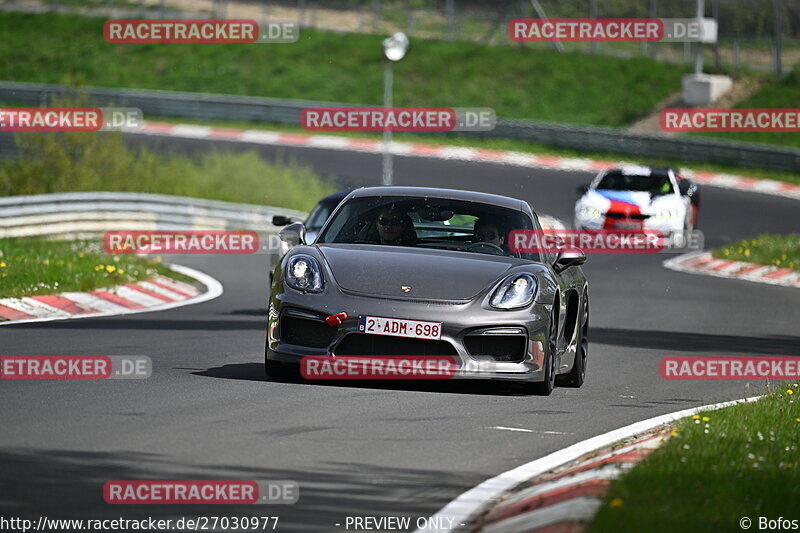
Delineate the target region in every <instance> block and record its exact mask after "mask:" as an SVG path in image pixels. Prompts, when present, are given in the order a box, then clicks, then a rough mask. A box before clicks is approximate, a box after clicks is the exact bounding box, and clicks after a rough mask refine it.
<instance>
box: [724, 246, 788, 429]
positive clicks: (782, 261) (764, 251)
mask: <svg viewBox="0 0 800 533" xmlns="http://www.w3.org/2000/svg"><path fill="white" fill-rule="evenodd" d="M711 254H712V255H713V256H714V257H716V258H717V259H728V260H731V261H746V262H748V263H757V264H760V265H771V266H776V267H780V268H791V269H794V270H800V234H797V233H793V234H791V235H774V234H771V233H765V234H763V235H759V236H758V237H756V238H754V239H745V240H743V241H738V242H734V243H731V244H728V245H727V246H723V247H721V248H717V249H716V250H714V251H713V252H711ZM798 431H800V428H798Z"/></svg>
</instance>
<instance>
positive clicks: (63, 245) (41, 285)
mask: <svg viewBox="0 0 800 533" xmlns="http://www.w3.org/2000/svg"><path fill="white" fill-rule="evenodd" d="M160 263H161V258H160V257H156V258H143V257H138V256H136V255H128V254H119V255H117V254H115V255H110V254H107V253H105V252H104V251H103V247H102V244H101V243H100V241H73V242H69V241H54V240H45V239H39V238H26V239H17V238H14V239H0V298H6V297H21V296H36V295H40V294H41V295H44V294H56V293H61V292H68V291H77V292H86V291H93V290H96V289H102V288H107V287H113V286H114V285H120V284H123V283H132V282H135V281H141V280H145V279H149V278H152V277H153V276H155V275H156V274H161V275H163V276H167V277H170V278H173V279H177V280H181V281H186V282H187V283H192V282H194V280H193V279H192V278H190V277H188V276H184V275H183V274H179V273H177V272H173V271H172V270H170V269H168V268H166V267H164V266H163V265H161V264H160Z"/></svg>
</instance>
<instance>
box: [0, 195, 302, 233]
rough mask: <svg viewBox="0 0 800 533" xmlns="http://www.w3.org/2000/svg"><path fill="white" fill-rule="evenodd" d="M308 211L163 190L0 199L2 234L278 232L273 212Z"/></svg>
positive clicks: (289, 213) (297, 212)
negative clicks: (160, 191) (170, 193)
mask: <svg viewBox="0 0 800 533" xmlns="http://www.w3.org/2000/svg"><path fill="white" fill-rule="evenodd" d="M279 214H280V215H287V216H294V217H298V218H305V213H302V212H300V211H294V210H290V209H281V208H277V207H270V206H260V205H249V204H238V203H233V202H220V201H216V200H203V199H199V198H187V197H183V196H169V195H163V194H143V193H125V192H74V193H58V194H35V195H30V196H7V197H3V198H0V238H2V237H29V236H39V235H64V236H89V235H97V234H99V233H102V232H104V231H109V230H187V229H188V230H201V229H205V230H236V229H247V230H254V231H259V232H263V233H274V232H275V230H276V228H275V226H273V225H272V216H273V215H279Z"/></svg>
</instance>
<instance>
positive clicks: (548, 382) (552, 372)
mask: <svg viewBox="0 0 800 533" xmlns="http://www.w3.org/2000/svg"><path fill="white" fill-rule="evenodd" d="M557 313H558V305H557V304H556V305H554V306H553V314H551V315H550V328H549V329H550V331H549V332H548V335H547V337H548V340H547V350H545V355H544V357H545V359H544V370H545V372H544V381H541V382H536V383H526V389H527V392H528V393H529V394H536V395H537V396H550V394H551V393H552V392H553V389H554V388H555V387H556V372H557V371H558V369H557V368H556V365H557V364H558V363H557V361H558V358H557V357H556V349H557V347H558V322H557V320H556V316H557Z"/></svg>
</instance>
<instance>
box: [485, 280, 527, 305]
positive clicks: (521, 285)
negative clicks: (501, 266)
mask: <svg viewBox="0 0 800 533" xmlns="http://www.w3.org/2000/svg"><path fill="white" fill-rule="evenodd" d="M534 296H536V278H534V277H533V276H531V275H530V274H515V275H513V276H509V277H507V278H506V279H505V280H504V281H503V283H501V284H500V286H499V287H498V288H497V290H496V291H494V295H492V299H491V300H490V302H489V303H490V304H491V305H492V307H496V308H498V309H516V308H518V307H525V306H526V305H528V304H530V303H531V302H532V301H533V297H534Z"/></svg>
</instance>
